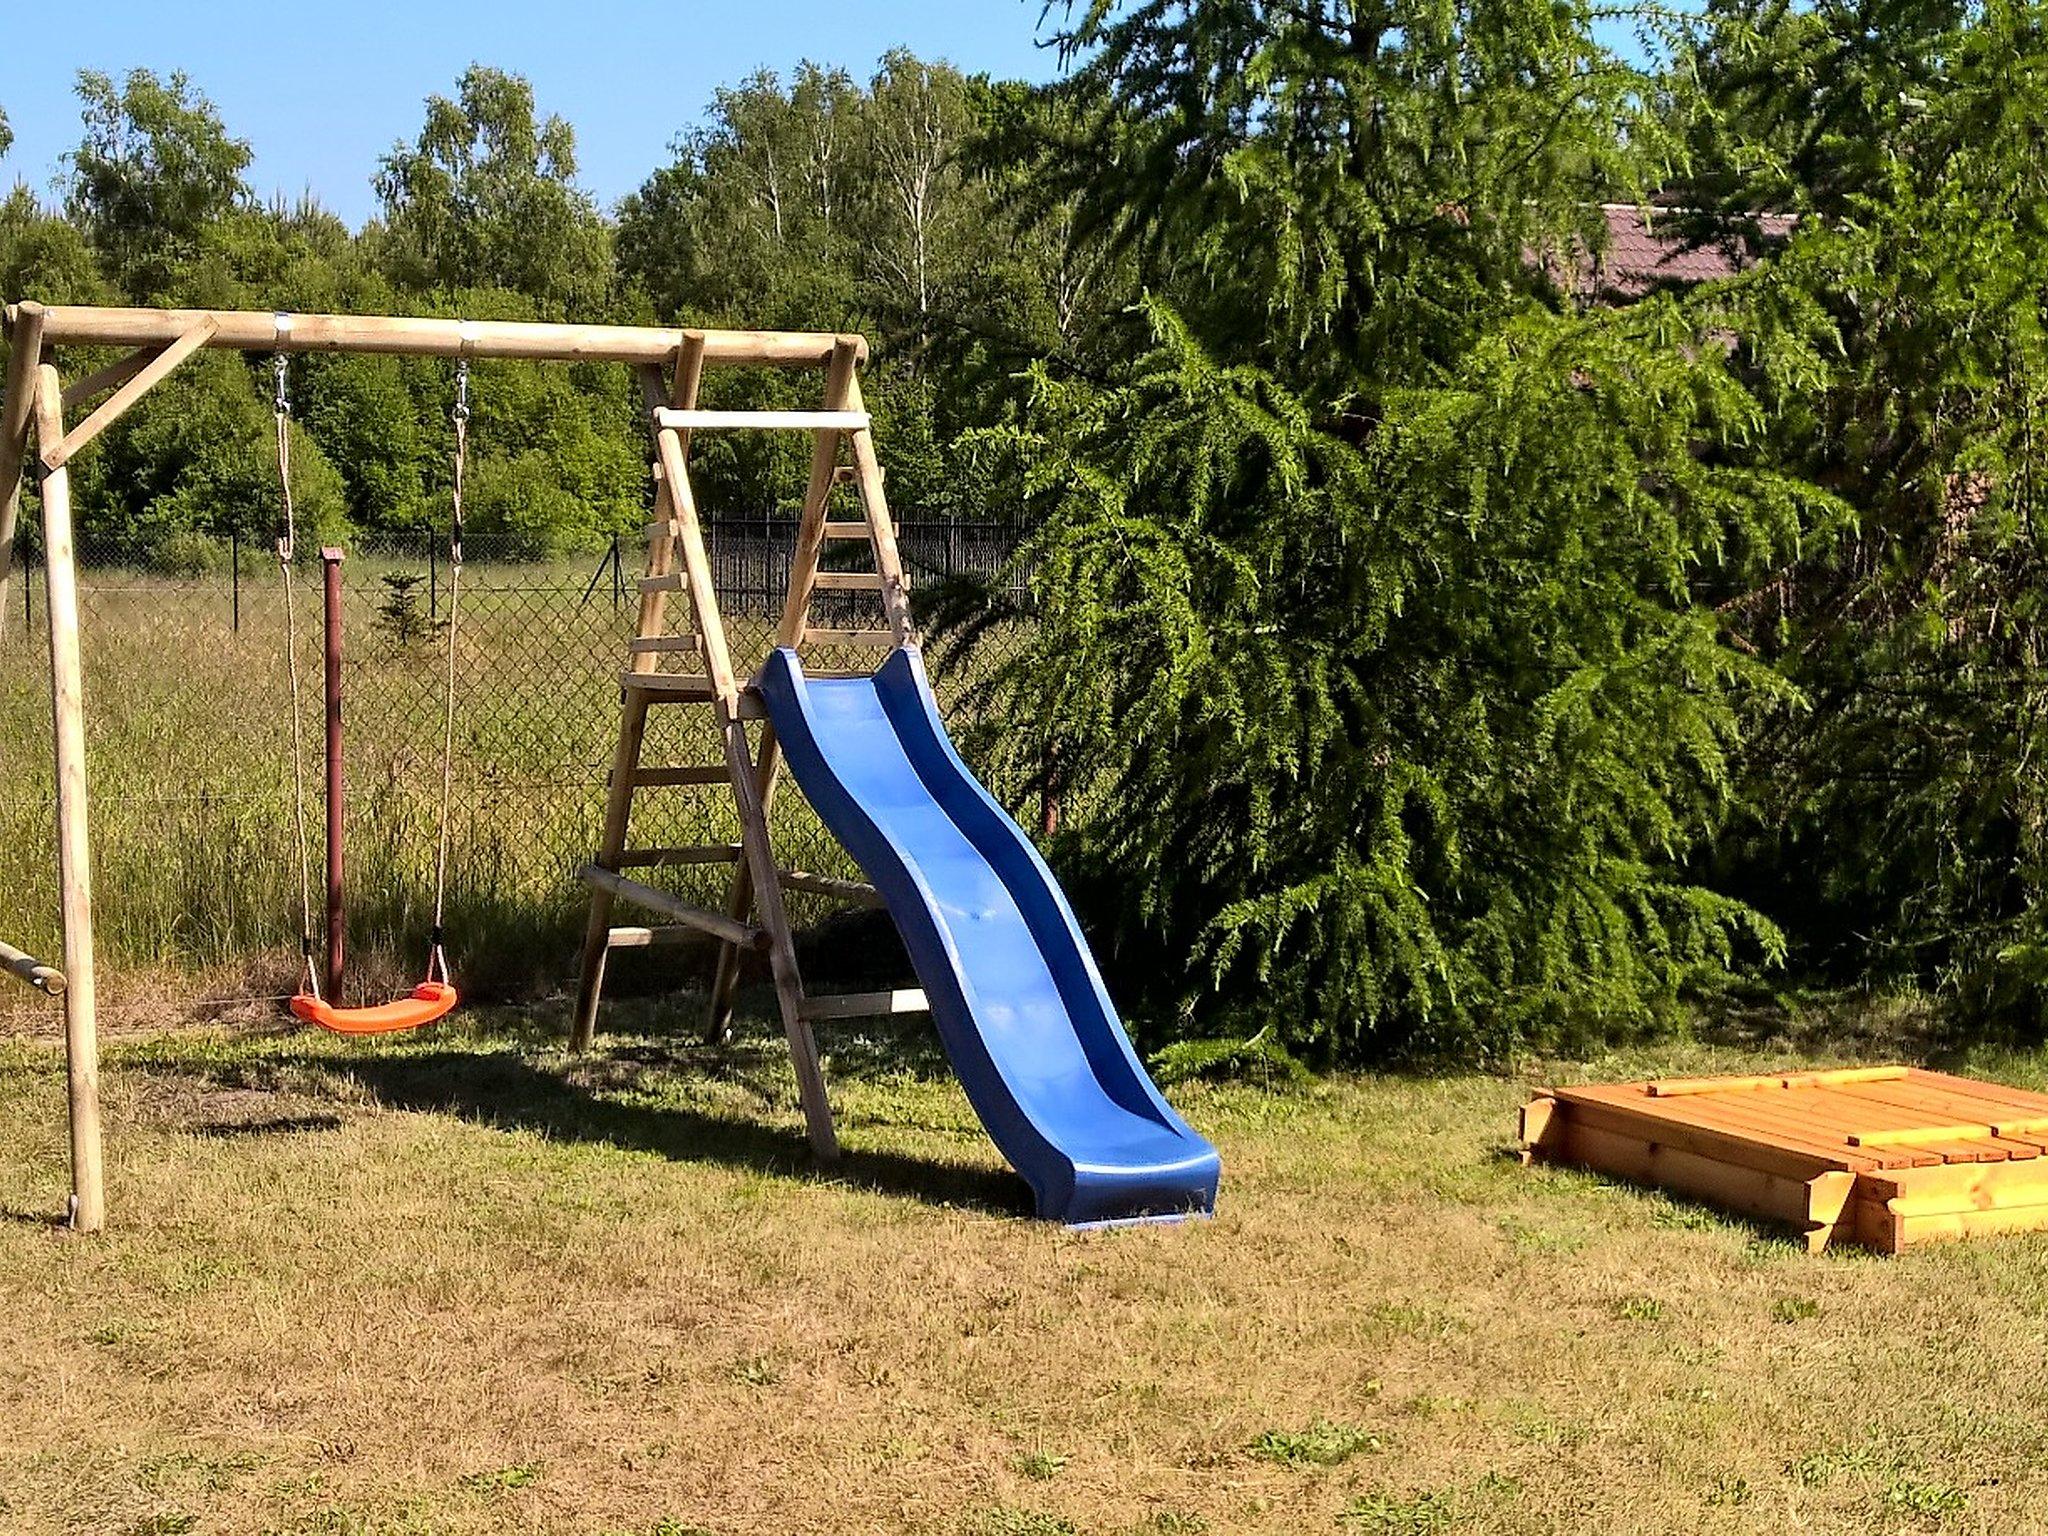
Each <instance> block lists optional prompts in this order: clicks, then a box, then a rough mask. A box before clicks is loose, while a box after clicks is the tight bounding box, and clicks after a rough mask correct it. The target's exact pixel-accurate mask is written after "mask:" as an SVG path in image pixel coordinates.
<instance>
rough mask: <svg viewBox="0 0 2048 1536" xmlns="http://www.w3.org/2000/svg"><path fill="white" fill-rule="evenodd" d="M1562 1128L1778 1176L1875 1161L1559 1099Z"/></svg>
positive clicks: (1798, 1176) (1797, 1176)
mask: <svg viewBox="0 0 2048 1536" xmlns="http://www.w3.org/2000/svg"><path fill="white" fill-rule="evenodd" d="M1561 1102H1562V1103H1563V1107H1564V1115H1563V1117H1562V1118H1563V1120H1564V1122H1565V1124H1566V1125H1573V1124H1580V1123H1583V1124H1587V1125H1592V1126H1597V1127H1598V1128H1600V1129H1602V1130H1605V1131H1608V1132H1610V1133H1612V1134H1616V1135H1622V1136H1634V1137H1636V1138H1638V1139H1639V1140H1643V1141H1649V1142H1657V1143H1660V1144H1663V1145H1665V1146H1671V1147H1677V1148H1680V1149H1682V1150H1684V1151H1686V1152H1690V1153H1693V1154H1695V1155H1697V1156H1701V1157H1708V1158H1713V1159H1715V1160H1717V1161H1720V1162H1724V1163H1729V1164H1732V1165H1735V1166H1738V1167H1744V1168H1751V1169H1755V1170H1758V1171H1760V1172H1765V1173H1770V1174H1773V1175H1776V1176H1778V1177H1780V1178H1787V1179H1793V1180H1800V1181H1803V1180H1806V1179H1810V1178H1812V1177H1813V1176H1814V1175H1815V1174H1818V1173H1825V1172H1827V1171H1828V1170H1829V1169H1834V1168H1847V1169H1849V1170H1850V1171H1851V1172H1854V1171H1857V1170H1858V1169H1867V1168H1875V1167H1876V1166H1877V1160H1876V1158H1875V1157H1873V1156H1870V1155H1868V1154H1864V1153H1860V1152H1858V1151H1856V1150H1855V1149H1854V1148H1851V1147H1803V1146H1799V1145H1795V1144H1790V1143H1787V1142H1783V1141H1766V1140H1763V1139H1762V1138H1760V1137H1758V1136H1757V1135H1755V1134H1754V1133H1751V1132H1747V1131H1745V1130H1743V1129H1741V1128H1739V1127H1733V1128H1731V1127H1728V1126H1711V1125H1703V1124H1699V1123H1692V1122H1686V1121H1681V1120H1671V1119H1661V1118H1654V1117H1647V1116H1637V1115H1631V1114H1629V1113H1628V1111H1627V1110H1625V1109H1620V1108H1618V1107H1617V1106H1614V1105H1611V1104H1594V1103H1573V1102H1570V1101H1561Z"/></svg>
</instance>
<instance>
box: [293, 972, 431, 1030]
mask: <svg viewBox="0 0 2048 1536" xmlns="http://www.w3.org/2000/svg"><path fill="white" fill-rule="evenodd" d="M458 1000H459V999H458V998H457V997H456V994H455V989H454V988H453V987H451V986H449V985H448V983H447V982H445V981H423V982H421V983H420V984H419V985H418V986H416V987H414V988H413V989H412V996H410V997H402V998H400V999H399V1000H398V1001H397V1002H395V1003H384V1004H382V1005H380V1006H379V1007H376V1008H337V1007H335V1006H334V1005H333V1004H332V1003H329V1002H325V1001H323V1000H322V999H320V998H317V997H315V996H313V995H312V993H310V992H301V993H299V994H298V995H297V996H296V997H294V998H293V999H292V1012H293V1013H295V1014H297V1015H298V1016H299V1017H300V1018H302V1019H304V1020H305V1021H306V1022H307V1023H308V1024H317V1025H319V1026H320V1027H321V1028H322V1029H325V1030H329V1031H331V1032H332V1033H334V1034H337V1035H391V1034H396V1033H398V1032H399V1031H400V1030H404V1029H418V1028H419V1027H420V1026H421V1025H423V1024H431V1023H433V1022H434V1020H436V1019H439V1018H443V1017H445V1016H446V1015H447V1014H448V1012H449V1011H450V1010H451V1009H453V1008H454V1006H455V1004H456V1003H457V1001H458Z"/></svg>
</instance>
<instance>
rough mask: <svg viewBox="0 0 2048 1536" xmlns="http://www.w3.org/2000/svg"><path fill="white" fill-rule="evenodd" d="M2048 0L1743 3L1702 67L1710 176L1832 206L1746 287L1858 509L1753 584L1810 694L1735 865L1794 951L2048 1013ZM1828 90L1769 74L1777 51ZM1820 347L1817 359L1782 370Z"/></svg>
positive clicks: (1777, 640)
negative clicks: (1799, 6) (2046, 693)
mask: <svg viewBox="0 0 2048 1536" xmlns="http://www.w3.org/2000/svg"><path fill="white" fill-rule="evenodd" d="M2044 25H2048V11H2044V8H2043V7H2042V6H2041V5H2040V4H2038V3H2037V0H1995V3H1992V4H1987V5H1984V6H1982V7H1971V8H1967V9H1966V8H1963V7H1960V6H1955V5H1950V4H1946V3H1924V4H1891V5H1887V6H1884V7H1881V8H1880V9H1879V11H1878V12H1877V14H1876V16H1875V18H1872V17H1863V16H1850V15H1848V14H1846V13H1839V12H1836V11H1832V10H1827V9H1821V10H1817V11H1814V12H1811V13H1807V12H1796V13H1783V12H1780V11H1777V10H1776V9H1774V8H1756V7H1750V6H1747V5H1730V6H1727V7H1723V8H1718V9H1716V10H1715V11H1713V12H1711V13H1710V25H1709V28H1708V30H1707V33H1706V35H1705V37H1704V38H1703V40H1702V43H1701V45H1700V48H1699V51H1698V54H1697V57H1696V61H1695V62H1694V64H1693V68H1694V69H1695V70H1696V72H1697V75H1698V78H1699V80H1700V91H1701V96H1702V99H1701V100H1700V101H1699V102H1697V103H1694V104H1693V110H1694V116H1695V118H1696V119H1697V120H1698V121H1700V122H1702V123H1704V124H1706V125H1707V127H1706V128H1705V129H1702V130H1698V131H1697V132H1696V137H1700V138H1702V139H1703V140H1704V141H1705V142H1706V143H1707V144H1708V146H1709V148H1710V149H1711V151H1712V152H1711V153H1709V154H1704V155H1703V156H1702V159H1701V169H1700V173H1699V174H1700V191H1699V194H1698V197H1699V200H1700V201H1702V202H1706V201H1708V200H1709V199H1720V200H1722V201H1723V202H1739V201H1742V200H1745V199H1747V200H1750V201H1752V202H1754V203H1756V204H1779V205H1783V206H1789V207H1794V208H1800V209H1807V210H1811V211H1812V212H1813V214H1814V215H1815V216H1814V217H1812V218H1810V219H1808V220H1806V221H1804V222H1802V223H1801V224H1800V226H1799V228H1798V230H1797V232H1796V233H1795V234H1794V235H1793V236H1792V238H1791V239H1790V240H1789V242H1787V243H1786V245H1785V248H1784V249H1783V250H1782V252H1781V253H1779V254H1778V255H1777V256H1776V257H1775V259H1774V260H1773V261H1772V262H1771V263H1770V264H1769V265H1767V266H1766V267H1764V268H1761V269H1759V270H1758V271H1756V272H1754V273H1752V274H1750V276H1749V277H1748V278H1747V279H1745V280H1744V281H1743V282H1742V283H1741V284H1740V285H1739V287H1738V291H1737V292H1736V293H1735V294H1733V295H1731V296H1730V302H1731V303H1732V304H1736V305H1740V306H1744V307H1746V308H1747V309H1748V310H1749V311H1750V313H1751V314H1752V315H1753V316H1754V317H1755V319H1756V321H1757V323H1758V334H1759V338H1760V339H1759V342H1758V345H1757V346H1756V347H1755V348H1754V349H1753V350H1752V351H1751V353H1750V355H1749V356H1748V357H1747V358H1746V359H1745V361H1746V364H1747V366H1748V367H1749V369H1750V371H1751V372H1752V374H1753V376H1754V377H1755V378H1756V379H1757V381H1758V385H1759V389H1760V392H1761V393H1762V395H1763V398H1764V399H1765V400H1766V402H1767V406H1768V410H1769V417H1770V421H1771V427H1772V432H1773V437H1774V442H1773V445H1772V446H1773V450H1774V452H1775V453H1776V454H1777V455H1778V456H1779V457H1780V459H1781V462H1783V463H1784V464H1785V465H1786V467H1787V468H1788V469H1789V470H1791V471H1792V472H1795V473H1800V474H1803V475H1806V476H1808V477H1810V478H1811V479H1813V480H1815V481H1816V482H1819V483H1822V484H1825V485H1827V486H1829V487H1830V488H1831V489H1832V490H1835V491H1836V492H1838V493H1839V494H1840V495H1841V496H1843V497H1844V498H1845V499H1847V500H1848V501H1849V502H1851V503H1853V504H1854V505H1855V506H1856V508H1857V509H1858V511H1859V514H1860V526H1859V529H1858V531H1857V535H1856V537H1855V538H1854V539H1853V540H1851V541H1849V542H1847V543H1846V544H1844V545H1843V546H1841V547H1840V548H1839V550H1837V551H1835V552H1832V553H1830V554H1829V556H1828V557H1827V558H1825V559H1821V560H1815V559H1808V560H1805V561H1801V562H1799V563H1798V564H1796V565H1793V564H1788V565H1787V566H1786V567H1785V568H1784V569H1782V570H1779V571H1774V572H1771V573H1769V574H1768V576H1767V578H1766V579H1765V580H1764V581H1762V582H1760V583H1758V584H1757V585H1756V586H1755V587H1754V588H1753V589H1751V590H1749V591H1746V592H1744V593H1742V594H1740V595H1739V597H1738V598H1737V599H1736V602H1737V604H1738V606H1739V607H1740V609H1741V610H1742V611H1743V612H1744V613H1745V614H1746V615H1747V620H1746V628H1747V630H1748V632H1749V634H1750V636H1751V637H1752V639H1753V641H1754V643H1755V644H1756V645H1757V646H1758V647H1759V648H1760V649H1762V650H1763V651H1765V652H1766V653H1767V654H1771V655H1773V656H1774V657H1776V658H1777V659H1778V660H1779V663H1780V665H1781V666H1782V667H1783V669H1784V670H1785V671H1786V672H1787V674H1788V675H1790V676H1791V677H1793V678H1795V679H1796V680H1798V681H1799V682H1800V683H1801V684H1802V685H1803V686H1804V689H1805V691H1806V693H1807V695H1808V696H1809V697H1810V698H1811V699H1812V700H1813V704H1814V707H1813V708H1812V709H1811V710H1810V711H1801V712H1796V713H1795V712H1783V711H1781V712H1776V713H1773V714H1772V715H1771V716H1770V717H1768V718H1767V719H1766V720H1765V721H1764V722H1763V727H1762V731H1761V734H1760V740H1761V743H1762V749H1761V750H1760V751H1758V752H1757V753H1756V754H1755V755H1754V756H1753V758H1752V759H1751V762H1750V776H1749V783H1748V784H1747V785H1746V786H1745V795H1746V798H1747V799H1748V800H1749V801H1750V803H1751V804H1752V805H1753V807H1754V815H1755V824H1756V826H1757V832H1756V834H1755V835H1754V836H1753V837H1751V838H1750V839H1748V840H1747V841H1746V842H1745V843H1744V844H1743V845H1741V846H1740V847H1730V848H1729V849H1728V850H1727V855H1726V857H1727V862H1728V863H1729V865H1730V867H1731V868H1732V869H1733V870H1735V871H1736V873H1737V875H1738V877H1739V878H1740V879H1741V880H1742V881H1743V882H1744V883H1745V884H1746V885H1747V886H1749V887H1750V888H1752V889H1753V890H1754V891H1755V893H1756V898H1757V899H1758V900H1759V901H1760V902H1763V903H1765V904H1766V905H1768V906H1770V907H1771V908H1773V909H1774V910H1779V911H1783V912H1786V913H1787V914H1797V915H1798V916H1799V917H1800V919H1801V927H1802V930H1803V931H1802V934H1801V937H1802V940H1803V948H1802V952H1801V955H1800V958H1801V959H1802V960H1803V961H1805V962H1806V963H1808V964H1810V965H1819V966H1825V967H1828V968H1830V969H1833V970H1834V971H1836V972H1837V974H1840V975H1843V976H1845V977H1847V978H1851V979H1858V980H1865V979H1867V980H1874V981H1878V982H1881V983H1897V982H1900V981H1909V982H1915V983H1921V984H1932V985H1935V986H1939V987H1942V988H1944V989H1945V990H1946V991H1948V992H1949V994H1950V995H1951V996H1953V997H1955V998H1958V999H1959V1000H1960V1001H1961V1002H1962V1003H1963V1004H1964V1005H1965V1007H1966V1009H1967V1011H1968V1013H1969V1014H1970V1015H1972V1016H1974V1017H1976V1018H1978V1019H1995V1020H1997V1021H1999V1023H2000V1024H2001V1025H2002V1026H2004V1027H2007V1028H2024V1029H2029V1030H2038V1029H2040V1028H2041V1027H2042V1026H2043V1025H2044V1024H2048V986H2044V983H2048V970H2044V968H2043V967H2042V966H2041V965H2040V964H2039V962H2038V956H2039V955H2040V954H2041V953H2043V952H2044V951H2043V949H2042V945H2043V941H2044V939H2048V927H2044V923H2043V916H2042V914H2043V913H2044V912H2048V903H2044V899H2043V898H2044V895H2048V885H2044V882H2048V770H2044V768H2043V766H2042V764H2043V761H2044V749H2048V737H2044V735H2043V729H2044V727H2043V716H2042V714H2041V711H2040V708H2039V702H2040V699H2041V690H2042V687H2043V684H2044V676H2048V674H2044V671H2043V667H2044V663H2048V628H2044V621H2048V614H2044V612H2043V608H2042V602H2041V593H2042V591H2043V582H2044V579H2048V543H2044V537H2043V533H2042V530H2041V524H2040V520H2039V517H2038V514H2037V504H2038V497H2039V489H2038V488H2039V486H2040V485H2041V484H2042V479H2043V471H2044V469H2048V459H2044V451H2043V444H2044V443H2048V435H2044V433H2048V325H2044V319H2043V310H2042V306H2041V297H2040V276H2039V274H2040V273H2041V271H2042V270H2043V269H2044V264H2048V219H2044V218H2043V216H2042V209H2043V207H2044V206H2048V171H2044V166H2043V160H2042V157H2041V155H2040V154H2039V150H2038V146H2039V145H2040V143H2041V142H2042V141H2043V139H2044V136H2048V41H2044ZM1794 58H1796V59H1797V60H1799V61H1800V62H1799V66H1798V72H1797V75H1796V77H1795V78H1801V79H1807V80H1810V81H1811V82H1813V89H1812V91H1811V92H1803V93H1802V92H1792V91H1788V90H1785V89H1783V88H1782V86H1781V85H1779V84H1775V83H1774V75H1775V71H1776V70H1777V69H1778V67H1779V65H1780V63H1781V62H1782V61H1784V60H1786V59H1794ZM1802 352H1804V353H1805V354H1807V355H1809V356H1811V357H1812V358H1814V359H1817V360H1819V361H1820V362H1821V363H1822V364H1823V365H1824V366H1823V367H1821V368H1820V369H1819V370H1818V371H1817V372H1815V371H1813V370H1802V371H1801V374H1800V375H1799V376H1798V377H1796V378H1794V379H1791V380H1784V379H1782V378H1781V377H1780V376H1779V375H1780V372H1781V364H1782V359H1784V358H1786V357H1788V356H1795V355H1799V354H1800V353H1802Z"/></svg>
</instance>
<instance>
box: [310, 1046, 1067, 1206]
mask: <svg viewBox="0 0 2048 1536" xmlns="http://www.w3.org/2000/svg"><path fill="white" fill-rule="evenodd" d="M657 1054H658V1053H642V1052H637V1051H636V1052H633V1053H632V1054H631V1056H628V1057H624V1058H613V1060H615V1061H618V1062H619V1063H620V1064H622V1065H632V1064H638V1063H635V1062H634V1059H633V1058H635V1057H637V1058H638V1059H639V1063H645V1064H650V1065H651V1064H652V1062H651V1061H650V1060H649V1058H650V1057H651V1056H655V1055H657ZM306 1065H308V1066H317V1067H321V1068H325V1069H329V1070H331V1069H333V1067H334V1066H335V1063H334V1061H333V1059H332V1058H321V1059H319V1060H317V1061H314V1060H309V1061H308V1062H307V1063H306ZM346 1071H347V1072H348V1075H349V1076H351V1077H352V1078H354V1079H355V1081H356V1082H358V1083H360V1084H361V1085H362V1086H363V1087H365V1088H366V1089H368V1090H369V1091H370V1092H371V1093H372V1094H373V1095H374V1096H375V1097H376V1099H377V1101H378V1102H379V1103H381V1104H383V1105H384V1106H386V1107H387V1108H391V1109H408V1110H418V1111H424V1112H428V1113H433V1114H447V1115H454V1116H456V1117H458V1118H460V1119H463V1120H468V1121H470V1122H472V1123H474V1124H479V1125H488V1126H494V1127H498V1128H500V1129H505V1130H522V1131H533V1132H535V1133H537V1134H539V1135H542V1136H545V1137H547V1138H548V1139H549V1140H551V1141H572V1142H583V1143H586V1144H591V1145H597V1146H610V1147H618V1148H622V1149H624V1150H627V1151H633V1152H651V1153H654V1154H656V1155H657V1156H660V1157H666V1158H669V1159H671V1160H673V1161H676V1162H706V1163H717V1164H720V1165H722V1166H725V1167H730V1168H743V1169H748V1170H751V1171H753V1172H758V1173H769V1174H774V1175H778V1176H780V1177H784V1178H791V1179H808V1180H813V1181H816V1182H820V1183H826V1184H841V1185H848V1186H852V1187H854V1188H860V1189H870V1190H874V1191H876V1192H878V1193H881V1194H885V1195H895V1196H899V1197H904V1198H909V1199H915V1200H921V1201H924V1202H926V1203H928V1204H933V1205H947V1206H959V1207H964V1208H967V1209H971V1210H979V1211H985V1212H988V1213H991V1214H994V1215H1003V1216H1025V1215H1029V1214H1030V1211H1031V1204H1030V1197H1029V1192H1028V1191H1027V1190H1026V1188H1025V1186H1024V1184H1023V1182H1022V1180H1020V1179H1018V1178H1016V1177H1015V1176H1014V1175H1011V1174H1007V1173H999V1172H997V1171H995V1170H993V1169H986V1168H971V1167H964V1166H961V1165H959V1164H952V1163H943V1162H937V1161H933V1160H930V1159H926V1158H920V1157H913V1156H909V1155H906V1154H902V1153H895V1152H880V1151H872V1150H848V1151H844V1152H842V1153H841V1155H840V1157H839V1160H838V1161H837V1162H835V1163H829V1164H828V1163H820V1162H819V1161H818V1160H817V1159H816V1158H815V1157H813V1156H812V1155H811V1151H810V1147H809V1144H808V1143H807V1142H806V1141H805V1139H804V1138H803V1136H801V1135H800V1134H798V1133H796V1132H794V1131H788V1130H783V1129H781V1128H778V1127H775V1126H770V1125H763V1124H759V1123H754V1122H749V1121H745V1120H738V1119H728V1118H726V1117H724V1116H719V1115H707V1114H704V1113H703V1112H701V1111H698V1110H694V1109H688V1108H684V1107H680V1106H669V1105H664V1106H658V1107H657V1106H644V1105H637V1104H622V1103H619V1102H618V1101H616V1100H613V1099H609V1098H606V1097H603V1096H600V1095H598V1094H594V1093H592V1092H590V1091H589V1090H587V1089H585V1088H583V1087H581V1086H579V1085H577V1084H576V1083H573V1082H570V1081H568V1080H566V1079H564V1078H562V1077H560V1076H558V1075H556V1074H555V1073H552V1072H546V1071H542V1070H541V1069H539V1068H537V1067H535V1066H533V1065H531V1064H530V1063H528V1062H526V1061H524V1060H522V1059H520V1058H519V1057H518V1056H515V1055H511V1054H508V1053H504V1052H491V1053H486V1054H480V1055H479V1054H472V1053H469V1052H459V1051H430V1052H425V1053H420V1054H407V1055H404V1056H370V1057H363V1058H360V1059H358V1060H356V1061H353V1062H351V1063H349V1064H348V1066H347V1068H346Z"/></svg>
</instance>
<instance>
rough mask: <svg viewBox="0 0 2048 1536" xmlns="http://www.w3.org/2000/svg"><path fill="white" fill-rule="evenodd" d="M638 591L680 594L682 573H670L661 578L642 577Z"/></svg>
mask: <svg viewBox="0 0 2048 1536" xmlns="http://www.w3.org/2000/svg"><path fill="white" fill-rule="evenodd" d="M640 590H641V591H642V592H680V591H682V590H683V573H682V572H681V571H670V572H668V573H667V574H666V575H662V576H642V577H641V578H640Z"/></svg>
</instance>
